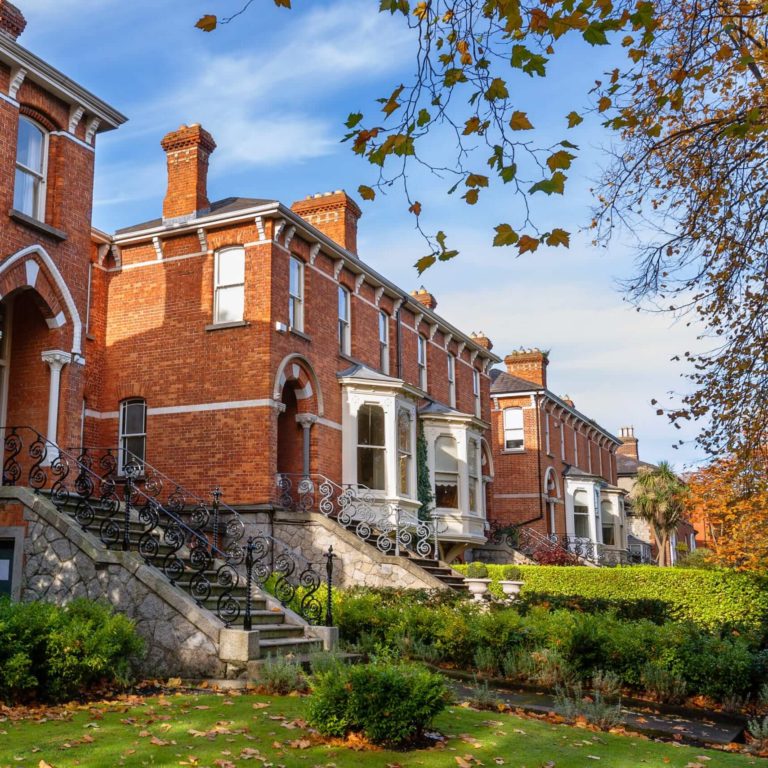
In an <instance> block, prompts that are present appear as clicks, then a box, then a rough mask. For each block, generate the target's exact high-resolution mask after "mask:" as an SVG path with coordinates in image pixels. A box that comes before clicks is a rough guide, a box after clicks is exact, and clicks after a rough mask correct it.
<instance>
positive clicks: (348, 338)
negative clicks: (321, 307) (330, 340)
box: [337, 285, 352, 355]
mask: <svg viewBox="0 0 768 768" xmlns="http://www.w3.org/2000/svg"><path fill="white" fill-rule="evenodd" d="M351 296H352V294H351V293H350V290H349V288H347V287H346V286H344V285H339V290H338V294H337V302H338V307H337V312H338V328H337V333H338V342H339V352H340V353H341V354H342V355H349V354H350V352H351V349H352V298H351ZM342 297H343V301H344V317H342V316H341V307H342V303H341V302H342Z"/></svg>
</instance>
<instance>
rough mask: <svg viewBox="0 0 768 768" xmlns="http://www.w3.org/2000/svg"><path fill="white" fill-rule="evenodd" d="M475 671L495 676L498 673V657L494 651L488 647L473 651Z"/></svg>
mask: <svg viewBox="0 0 768 768" xmlns="http://www.w3.org/2000/svg"><path fill="white" fill-rule="evenodd" d="M475 669H478V670H480V672H485V673H486V674H487V675H495V674H496V673H497V672H498V671H499V657H498V656H497V655H496V651H495V650H494V649H493V648H489V647H488V646H480V647H479V648H478V649H477V650H476V651H475Z"/></svg>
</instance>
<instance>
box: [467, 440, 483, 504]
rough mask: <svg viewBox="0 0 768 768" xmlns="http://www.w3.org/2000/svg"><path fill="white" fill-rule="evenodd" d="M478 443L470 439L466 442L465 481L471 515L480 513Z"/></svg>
mask: <svg viewBox="0 0 768 768" xmlns="http://www.w3.org/2000/svg"><path fill="white" fill-rule="evenodd" d="M480 450H481V446H480V441H479V440H477V439H476V438H470V439H469V440H468V441H467V481H468V484H469V488H468V491H469V500H468V509H469V513H470V514H472V515H480V514H481V513H482V508H481V502H480V490H481V488H482V485H483V484H482V471H481V469H480Z"/></svg>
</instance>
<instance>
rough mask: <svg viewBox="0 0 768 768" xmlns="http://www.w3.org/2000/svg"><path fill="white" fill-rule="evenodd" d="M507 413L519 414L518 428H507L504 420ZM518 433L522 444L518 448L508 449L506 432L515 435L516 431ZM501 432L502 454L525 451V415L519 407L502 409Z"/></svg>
mask: <svg viewBox="0 0 768 768" xmlns="http://www.w3.org/2000/svg"><path fill="white" fill-rule="evenodd" d="M507 411H518V412H519V413H520V426H519V427H507V419H506V415H505V414H506V413H507ZM518 430H519V431H520V436H521V438H522V441H523V444H522V445H521V446H520V447H519V448H508V447H507V432H512V431H514V432H515V433H517V431H518ZM501 431H502V438H503V441H504V442H503V446H502V453H523V452H524V451H525V414H524V413H523V409H522V408H520V407H519V406H514V405H512V406H509V407H507V408H504V409H503V410H502V411H501Z"/></svg>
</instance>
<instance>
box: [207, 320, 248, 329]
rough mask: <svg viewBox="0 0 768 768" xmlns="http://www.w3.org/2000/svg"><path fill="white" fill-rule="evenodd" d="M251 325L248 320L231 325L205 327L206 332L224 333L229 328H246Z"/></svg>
mask: <svg viewBox="0 0 768 768" xmlns="http://www.w3.org/2000/svg"><path fill="white" fill-rule="evenodd" d="M249 325H250V323H249V322H248V321H247V320H235V321H234V322H231V323H210V324H209V325H206V326H205V330H206V331H224V330H226V329H227V328H246V327H248V326H249Z"/></svg>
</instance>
